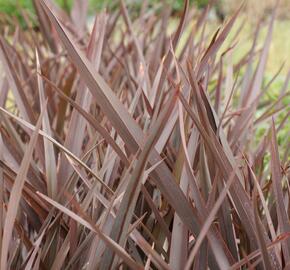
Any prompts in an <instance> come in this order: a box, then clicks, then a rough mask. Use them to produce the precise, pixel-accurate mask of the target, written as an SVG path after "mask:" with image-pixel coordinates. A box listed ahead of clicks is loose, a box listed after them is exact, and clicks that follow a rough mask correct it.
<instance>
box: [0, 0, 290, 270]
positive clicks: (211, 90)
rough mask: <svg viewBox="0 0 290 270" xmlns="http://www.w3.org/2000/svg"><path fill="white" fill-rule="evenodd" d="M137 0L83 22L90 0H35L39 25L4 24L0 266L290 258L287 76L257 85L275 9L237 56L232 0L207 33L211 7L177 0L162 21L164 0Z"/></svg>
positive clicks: (236, 263) (186, 265)
mask: <svg viewBox="0 0 290 270" xmlns="http://www.w3.org/2000/svg"><path fill="white" fill-rule="evenodd" d="M146 3H147V2H146V1H144V3H143V6H142V8H141V9H140V14H139V16H137V17H136V18H135V19H134V20H132V18H131V17H130V13H129V12H128V9H127V7H126V5H125V3H124V2H123V1H121V3H120V7H119V9H118V10H116V11H114V12H112V13H111V14H107V13H105V12H103V13H99V14H97V15H96V18H95V21H94V24H93V27H92V30H91V32H90V33H89V31H88V28H87V1H81V0H75V1H74V5H73V8H72V11H71V13H70V15H68V14H67V13H66V12H64V11H63V10H61V9H60V8H58V7H57V6H56V5H54V3H53V1H49V0H40V1H34V6H35V8H36V14H37V21H38V25H39V28H38V29H34V30H33V29H30V30H29V31H22V30H21V29H20V28H19V27H18V26H17V23H15V26H14V27H13V31H14V33H13V35H11V30H10V31H8V30H9V29H6V30H7V31H3V35H2V37H1V38H0V60H1V69H2V70H3V73H2V74H3V76H2V77H1V82H0V85H1V92H0V106H1V107H0V120H1V140H0V141H1V144H0V149H1V151H0V153H1V159H0V164H1V166H0V175H1V188H0V202H1V205H0V209H1V214H0V215H1V222H0V225H1V228H0V231H1V234H0V236H1V238H0V243H1V267H0V268H1V269H7V268H9V269H116V268H120V269H127V268H131V269H204V268H208V267H209V268H210V269H241V268H254V267H256V266H257V267H259V268H260V269H262V268H263V267H264V268H265V269H282V268H284V267H285V266H289V263H290V239H289V235H290V234H289V233H290V225H289V216H288V213H289V183H288V180H289V176H290V174H289V148H290V147H289V144H290V143H289V135H288V136H287V134H286V135H285V136H284V138H281V137H279V138H281V139H280V140H279V145H278V140H277V138H278V136H280V133H281V131H283V128H284V127H285V125H289V114H290V110H289V104H287V102H286V103H285V98H289V90H288V81H289V76H288V78H287V79H286V81H285V83H284V85H283V87H282V89H281V91H280V92H279V94H278V96H277V98H274V99H271V100H270V102H269V101H268V100H267V101H266V102H265V99H264V97H265V95H267V93H268V91H269V89H271V84H272V82H273V81H274V79H275V77H276V75H275V76H273V79H272V78H271V80H270V81H269V82H267V83H265V82H264V77H265V75H264V73H265V66H266V62H267V56H268V51H269V46H270V42H271V33H272V29H273V24H274V20H275V11H274V12H273V15H272V17H271V19H270V21H269V22H268V23H269V25H268V34H267V37H266V40H265V42H264V45H263V46H262V48H260V47H258V46H257V42H256V40H257V35H258V32H259V29H260V27H262V26H261V24H258V26H257V29H256V30H255V31H254V33H253V36H252V39H253V46H252V47H251V49H250V50H249V51H248V52H246V53H245V55H244V56H243V57H242V58H241V59H240V61H239V62H237V63H233V62H232V61H230V60H231V56H232V52H233V51H234V50H235V46H236V44H237V40H238V37H239V32H240V31H241V29H242V27H243V25H241V27H239V28H238V31H237V32H236V33H235V35H234V38H233V39H232V40H231V41H228V44H229V46H228V47H226V48H224V47H222V45H223V43H224V41H225V39H226V38H227V36H228V34H229V32H230V31H231V28H232V26H233V24H234V23H235V20H236V18H237V17H238V16H239V14H240V12H241V9H242V7H241V8H240V9H239V10H237V12H236V13H235V14H233V15H232V17H230V18H228V20H227V21H226V22H225V23H224V25H222V26H221V27H220V28H219V29H218V30H217V31H216V33H215V34H214V35H213V37H211V36H210V35H208V32H207V31H206V29H207V28H206V26H207V23H208V12H209V10H210V8H211V7H210V6H209V7H208V8H206V9H205V10H203V11H200V10H196V9H192V10H191V9H189V6H188V1H185V3H184V10H183V13H182V14H181V16H180V21H179V24H178V25H177V28H176V30H175V32H174V34H173V35H170V36H168V34H167V33H168V31H167V30H168V26H169V25H170V24H169V22H170V14H171V8H170V6H162V7H161V10H160V5H159V6H158V7H156V8H155V7H154V6H153V7H151V8H150V9H149V8H148V7H147V4H146ZM158 9H159V10H158ZM10 27H11V26H10ZM184 29H186V32H187V33H189V35H186V36H183V32H184ZM181 37H183V40H185V41H183V42H182V43H180V42H179V40H180V39H181ZM177 48H178V50H177ZM219 50H222V51H221V53H220V52H219ZM177 51H178V53H176V52H177ZM289 74H290V73H289ZM257 111H259V113H257ZM261 127H262V129H263V130H264V134H260V133H261V132H258V131H259V130H261ZM257 133H259V138H258V140H257V139H256V135H255V134H257ZM278 146H279V149H278Z"/></svg>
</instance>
